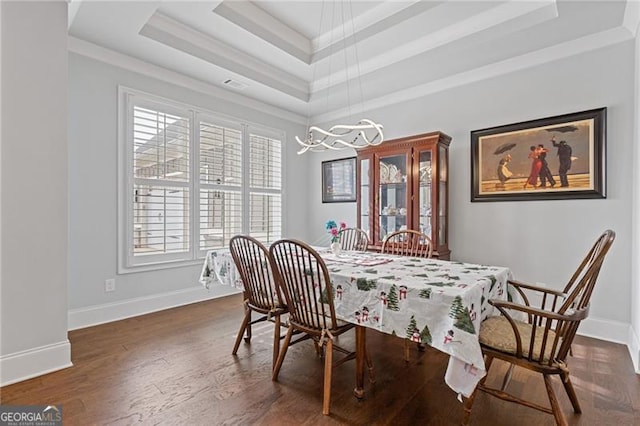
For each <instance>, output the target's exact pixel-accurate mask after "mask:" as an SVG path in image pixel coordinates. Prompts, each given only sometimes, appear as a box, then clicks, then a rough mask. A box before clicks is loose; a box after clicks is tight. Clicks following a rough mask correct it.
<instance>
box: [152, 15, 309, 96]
mask: <svg viewBox="0 0 640 426" xmlns="http://www.w3.org/2000/svg"><path fill="white" fill-rule="evenodd" d="M140 35H142V36H145V37H148V38H150V39H152V40H155V41H157V42H159V43H162V44H164V45H166V46H169V47H172V48H174V49H177V50H179V51H182V52H184V53H186V54H188V55H191V56H194V57H197V58H199V59H202V60H204V61H206V62H208V63H210V64H212V65H214V66H218V67H221V68H224V69H227V70H229V71H232V72H234V73H236V74H239V75H242V76H244V77H246V78H249V79H251V80H253V81H257V82H259V83H262V84H264V85H267V86H269V87H272V88H274V89H276V90H278V91H280V92H283V93H286V94H288V95H290V96H293V97H295V98H297V99H300V100H302V101H305V102H308V101H309V83H308V82H307V81H305V80H303V79H301V78H299V77H296V76H295V75H293V74H290V73H288V72H286V71H284V70H282V69H280V68H277V67H274V66H272V65H270V64H268V63H266V62H264V61H262V60H260V59H257V58H255V57H253V56H251V55H249V54H247V53H245V52H243V51H241V50H238V49H236V48H234V47H231V46H229V45H228V44H226V43H224V42H222V41H220V40H218V39H216V38H214V37H212V36H210V35H206V34H203V33H201V32H200V31H197V30H194V29H193V28H191V27H189V26H188V25H185V24H183V23H181V22H179V21H177V20H175V19H173V18H170V17H168V16H166V15H163V14H161V13H159V12H156V13H154V14H153V16H151V18H150V19H149V20H148V21H147V23H146V24H145V25H144V26H143V27H142V29H141V30H140Z"/></svg>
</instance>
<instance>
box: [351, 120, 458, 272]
mask: <svg viewBox="0 0 640 426" xmlns="http://www.w3.org/2000/svg"><path fill="white" fill-rule="evenodd" d="M450 142H451V137H449V136H447V135H445V134H444V133H442V132H432V133H426V134H421V135H416V136H409V137H405V138H400V139H395V140H391V141H387V142H384V143H382V144H380V145H378V146H372V147H367V148H363V149H360V150H358V151H357V152H358V154H357V155H358V156H357V173H356V179H357V200H358V203H357V205H358V227H359V228H361V229H363V230H364V231H365V232H367V235H368V236H369V240H370V242H371V244H372V246H370V249H372V250H376V249H380V247H381V246H382V241H383V240H384V238H385V236H386V235H388V234H390V233H392V232H394V231H399V230H402V229H413V230H416V231H420V232H423V233H425V234H426V235H428V236H430V237H431V241H432V243H433V248H434V254H433V255H434V257H438V258H440V259H445V260H448V259H449V257H450V253H451V251H450V250H449V235H448V226H449V209H448V204H449V143H450Z"/></svg>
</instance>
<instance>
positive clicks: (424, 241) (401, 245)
mask: <svg viewBox="0 0 640 426" xmlns="http://www.w3.org/2000/svg"><path fill="white" fill-rule="evenodd" d="M381 252H382V253H389V254H397V255H400V256H410V257H431V256H432V255H433V245H432V244H431V239H430V238H429V237H428V236H427V235H426V234H423V233H422V232H418V231H414V230H411V229H407V230H402V231H396V232H392V233H391V234H389V235H387V237H386V238H385V239H384V241H383V242H382V250H381ZM409 345H410V343H409V339H405V340H404V360H405V361H406V362H409V352H410V348H409ZM417 346H418V350H419V351H424V349H425V345H424V343H418V344H417Z"/></svg>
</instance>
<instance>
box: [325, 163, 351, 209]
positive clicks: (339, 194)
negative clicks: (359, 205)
mask: <svg viewBox="0 0 640 426" xmlns="http://www.w3.org/2000/svg"><path fill="white" fill-rule="evenodd" d="M355 201H356V157H349V158H341V159H338V160H329V161H323V162H322V202H323V203H349V202H355Z"/></svg>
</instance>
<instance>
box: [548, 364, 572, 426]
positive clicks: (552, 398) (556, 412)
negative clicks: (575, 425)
mask: <svg viewBox="0 0 640 426" xmlns="http://www.w3.org/2000/svg"><path fill="white" fill-rule="evenodd" d="M543 376H544V385H545V387H546V388H547V395H548V396H549V402H550V403H551V410H552V411H553V417H554V418H555V419H556V424H557V425H558V426H566V425H567V420H566V419H565V418H564V414H563V413H562V410H561V408H560V404H559V403H558V398H556V393H555V392H554V391H553V383H551V376H550V375H549V374H543Z"/></svg>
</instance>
